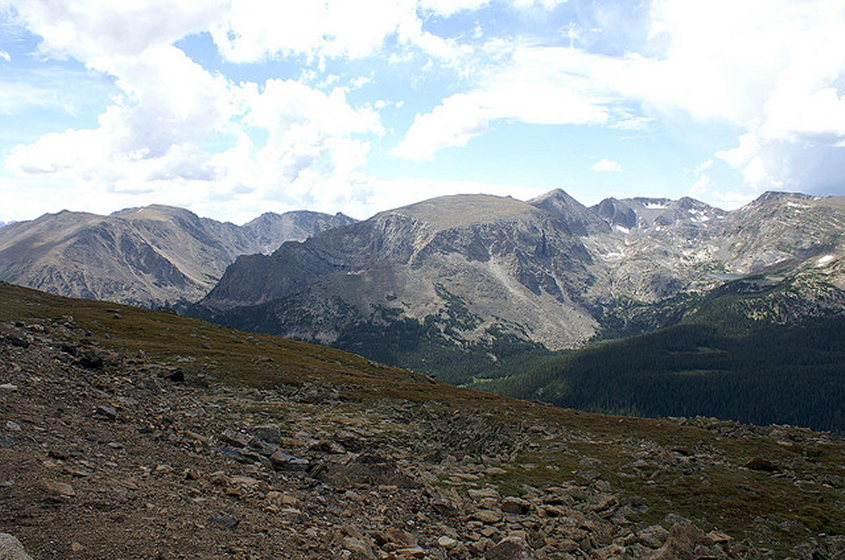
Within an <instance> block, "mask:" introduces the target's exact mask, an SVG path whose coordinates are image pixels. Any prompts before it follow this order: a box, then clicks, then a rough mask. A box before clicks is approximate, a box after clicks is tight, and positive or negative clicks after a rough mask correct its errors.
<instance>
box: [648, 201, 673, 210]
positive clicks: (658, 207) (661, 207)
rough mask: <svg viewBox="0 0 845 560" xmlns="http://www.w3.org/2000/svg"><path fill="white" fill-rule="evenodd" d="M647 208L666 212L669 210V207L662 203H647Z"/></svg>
mask: <svg viewBox="0 0 845 560" xmlns="http://www.w3.org/2000/svg"><path fill="white" fill-rule="evenodd" d="M645 207H646V208H648V209H649V210H665V209H667V208H669V205H668V204H663V203H662V202H646V204H645Z"/></svg>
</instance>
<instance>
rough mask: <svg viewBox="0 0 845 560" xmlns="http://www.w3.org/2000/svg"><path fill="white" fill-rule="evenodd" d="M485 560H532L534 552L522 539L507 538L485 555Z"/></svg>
mask: <svg viewBox="0 0 845 560" xmlns="http://www.w3.org/2000/svg"><path fill="white" fill-rule="evenodd" d="M484 558H485V560H532V559H533V558H534V555H533V552H532V551H531V549H530V548H528V546H526V545H525V543H523V542H521V540H520V539H511V538H507V539H504V540H502V541H501V542H499V544H497V545H496V546H494V547H492V548H491V549H490V550H488V551H487V552H486V553H485V554H484Z"/></svg>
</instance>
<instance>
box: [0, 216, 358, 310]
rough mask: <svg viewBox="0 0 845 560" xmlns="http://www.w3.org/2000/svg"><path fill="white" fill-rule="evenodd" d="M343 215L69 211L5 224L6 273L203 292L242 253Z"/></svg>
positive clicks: (49, 286) (188, 297)
mask: <svg viewBox="0 0 845 560" xmlns="http://www.w3.org/2000/svg"><path fill="white" fill-rule="evenodd" d="M353 222H354V220H352V219H351V218H348V217H346V216H343V215H342V214H338V215H336V216H330V215H328V214H320V213H317V212H306V211H302V212H288V213H285V214H281V215H279V214H272V213H268V214H264V215H262V216H260V217H258V218H256V219H255V220H252V221H251V222H248V223H247V224H244V225H243V226H237V225H235V224H231V223H228V222H225V223H224V222H218V221H215V220H211V219H208V218H200V217H199V216H197V215H196V214H193V213H192V212H189V211H187V210H184V209H181V208H173V207H169V206H161V205H153V206H147V207H143V208H129V209H126V210H121V211H118V212H115V213H113V214H111V215H109V216H99V215H95V214H88V213H82V212H68V211H63V212H60V213H58V214H45V215H44V216H41V217H40V218H38V219H36V220H33V221H26V222H17V223H14V224H8V225H6V226H4V227H3V228H2V231H0V279H2V280H6V281H9V282H14V283H16V284H20V285H25V286H29V287H33V288H37V289H42V290H47V291H50V292H53V293H57V294H61V295H67V296H75V297H85V298H98V299H106V300H111V301H118V302H124V303H134V304H138V305H145V306H153V307H159V306H166V305H171V304H174V303H176V302H184V301H193V300H196V299H199V298H200V297H202V296H203V295H205V294H206V293H207V292H208V290H209V289H210V288H211V287H212V286H213V285H214V283H216V282H217V280H218V279H219V278H220V276H221V274H222V273H223V271H224V270H225V268H226V267H227V266H228V265H229V264H230V263H231V262H232V261H234V260H235V258H236V257H237V256H238V255H241V254H248V253H266V252H272V251H273V250H275V249H276V248H277V247H278V246H279V245H281V244H282V243H283V242H284V241H289V240H303V239H306V238H307V237H309V236H311V235H313V234H315V233H318V232H321V231H324V230H326V229H329V228H332V227H337V226H340V225H346V224H350V223H353Z"/></svg>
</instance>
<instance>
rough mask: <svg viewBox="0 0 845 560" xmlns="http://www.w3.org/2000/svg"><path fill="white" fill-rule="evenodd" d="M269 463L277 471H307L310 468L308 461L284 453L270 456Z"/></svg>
mask: <svg viewBox="0 0 845 560" xmlns="http://www.w3.org/2000/svg"><path fill="white" fill-rule="evenodd" d="M270 462H272V463H273V468H275V469H276V470H277V471H307V470H308V469H309V468H310V467H311V462H310V461H308V459H300V458H299V457H294V456H293V455H289V454H287V453H285V452H284V451H276V452H275V453H273V454H272V455H270Z"/></svg>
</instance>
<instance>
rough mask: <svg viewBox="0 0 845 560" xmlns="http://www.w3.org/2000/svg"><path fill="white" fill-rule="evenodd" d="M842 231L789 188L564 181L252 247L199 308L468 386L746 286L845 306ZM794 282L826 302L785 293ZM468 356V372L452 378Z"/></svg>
mask: <svg viewBox="0 0 845 560" xmlns="http://www.w3.org/2000/svg"><path fill="white" fill-rule="evenodd" d="M843 225H845V203H843V201H842V199H839V198H824V197H812V196H808V195H801V194H791V193H766V194H764V195H763V196H761V197H760V198H759V199H757V200H756V201H754V202H752V203H751V204H749V205H747V206H746V207H743V208H741V209H739V210H735V211H733V212H725V211H723V210H719V209H717V208H713V207H711V206H708V205H707V204H704V203H703V202H700V201H696V200H693V199H691V198H682V199H680V200H677V201H673V200H668V199H654V198H633V199H623V200H616V199H607V200H605V201H602V202H601V203H600V204H598V205H596V206H594V207H592V208H587V207H585V206H583V205H582V204H580V203H579V202H578V201H576V200H575V199H573V198H572V197H570V196H569V195H567V194H566V193H565V192H563V191H561V190H555V191H551V192H549V193H547V194H545V195H543V196H541V197H538V198H536V199H533V200H531V201H529V202H521V201H517V200H514V199H511V198H503V197H495V196H488V195H459V196H449V197H442V198H437V199H432V200H428V201H424V202H420V203H417V204H413V205H411V206H407V207H403V208H397V209H394V210H390V211H387V212H382V213H380V214H378V215H376V216H374V217H373V218H371V219H369V220H366V221H364V222H361V223H358V224H355V225H353V226H350V227H345V228H340V229H336V230H332V231H329V232H326V233H324V234H321V235H318V236H316V237H314V238H312V239H309V240H307V241H305V242H301V243H286V244H284V245H282V246H281V247H280V248H279V249H278V250H277V251H276V252H274V253H273V254H271V255H259V256H248V257H242V258H240V259H238V260H237V261H236V262H235V263H234V264H233V265H232V266H230V267H229V268H228V269H227V271H226V273H225V274H224V275H223V277H222V278H221V280H220V282H219V283H218V285H217V286H215V288H214V289H213V290H212V291H211V292H210V293H209V294H208V296H206V297H205V298H204V299H203V300H202V301H201V302H200V303H199V305H198V306H196V307H195V308H194V309H193V310H192V313H193V314H195V315H197V316H200V317H204V318H207V319H211V320H214V321H218V322H221V323H224V324H227V325H231V326H235V327H238V328H244V329H247V330H254V331H258V332H268V333H274V334H281V335H284V336H292V337H295V338H300V339H304V340H312V341H318V342H321V343H326V344H333V345H335V346H338V347H340V348H344V349H347V350H351V351H355V352H358V353H363V354H365V355H368V356H370V357H372V358H374V359H379V360H383V361H387V362H389V363H393V364H401V365H404V366H407V367H413V368H416V369H420V370H422V371H428V372H432V373H437V374H438V375H444V378H446V379H449V380H452V381H465V380H467V379H469V378H470V377H473V376H476V375H489V374H490V372H491V371H493V372H494V373H493V374H492V375H496V374H495V371H496V370H500V371H505V370H506V369H507V368H505V367H503V364H505V363H506V362H508V360H516V361H519V359H518V358H517V357H518V356H520V355H524V354H525V353H526V352H528V353H536V352H538V351H539V350H541V349H545V350H560V349H566V348H577V347H580V346H583V345H585V344H587V343H588V342H589V341H591V340H593V339H594V338H595V337H597V336H607V335H608V334H612V333H616V332H619V333H630V332H642V331H645V330H651V329H655V328H659V327H663V326H668V325H671V324H674V323H677V322H678V321H680V320H683V319H684V318H686V317H688V316H689V315H690V314H692V313H694V312H696V310H697V308H696V305H695V301H694V298H695V297H697V296H701V295H702V294H708V293H712V292H713V291H714V290H716V289H717V288H721V287H723V286H726V285H728V284H730V283H731V282H736V281H746V282H748V281H751V282H752V283H758V284H759V283H762V284H764V285H768V286H778V287H779V288H778V289H777V290H774V289H773V290H770V291H769V292H770V294H771V301H770V302H769V303H767V304H765V307H767V308H768V309H771V310H775V309H780V310H786V309H787V308H788V309H789V311H787V312H786V313H784V314H783V315H782V318H783V317H787V316H788V317H789V318H790V319H789V320H800V319H802V318H805V317H808V316H809V317H815V316H821V315H824V314H826V313H840V312H842V311H845V307H843V305H842V302H843V301H845V299H843V297H842V296H845V292H843V291H842V290H843V288H845V276H843V275H842V268H841V267H842V263H843V256H845V242H844V241H843V233H842V232H843ZM749 279H750V280H749ZM799 286H800V288H799ZM796 290H800V291H801V292H802V293H803V294H804V295H811V294H815V295H812V299H813V300H814V301H815V302H816V303H817V304H818V305H808V306H803V305H800V304H799V301H800V300H801V299H803V296H802V297H801V298H791V297H787V296H784V297H783V298H781V297H780V296H781V294H786V293H794V292H795V291H796ZM772 317H774V314H773V313H769V312H767V311H764V310H762V311H761V310H758V311H749V313H748V314H747V317H746V319H748V320H753V321H767V320H771V319H772ZM468 354H469V355H471V356H472V359H471V360H470V361H471V363H470V364H468V365H467V366H466V367H464V366H460V367H461V368H463V369H462V372H463V373H460V374H457V376H450V375H451V374H449V373H448V372H444V367H443V365H442V364H444V363H445V364H447V368H449V367H452V365H454V364H455V363H458V362H460V361H461V360H462V358H461V356H466V355H468Z"/></svg>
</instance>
